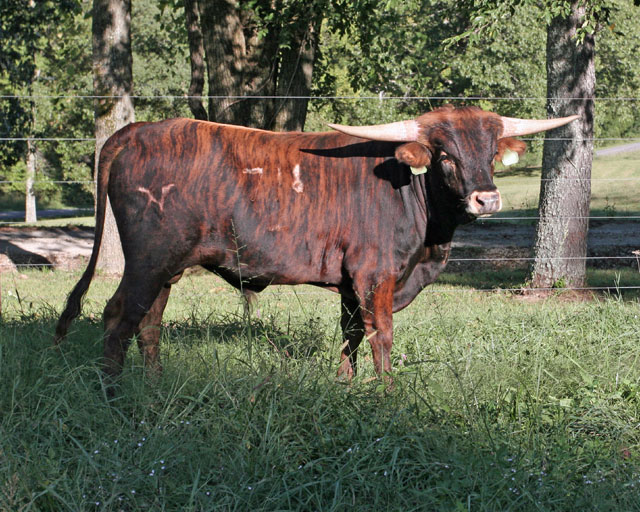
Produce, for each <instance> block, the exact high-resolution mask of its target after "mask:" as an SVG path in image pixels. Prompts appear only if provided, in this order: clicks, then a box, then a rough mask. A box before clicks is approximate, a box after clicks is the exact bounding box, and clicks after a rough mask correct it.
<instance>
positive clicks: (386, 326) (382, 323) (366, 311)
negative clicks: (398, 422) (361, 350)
mask: <svg viewBox="0 0 640 512" xmlns="http://www.w3.org/2000/svg"><path fill="white" fill-rule="evenodd" d="M395 282H396V280H395V278H393V277H388V278H385V279H383V280H377V281H375V282H374V283H371V281H370V280H369V284H368V285H366V286H362V285H361V286H358V287H357V288H356V289H355V292H356V295H357V297H358V300H359V301H360V314H361V316H362V323H363V325H364V335H365V338H366V339H367V341H369V344H370V345H371V351H372V353H373V364H374V367H375V370H376V373H377V374H378V375H381V376H384V377H385V379H386V380H387V381H388V382H389V383H391V377H390V372H391V346H392V345H393V291H394V288H395ZM354 285H356V283H355V282H354ZM354 288H355V286H354Z"/></svg>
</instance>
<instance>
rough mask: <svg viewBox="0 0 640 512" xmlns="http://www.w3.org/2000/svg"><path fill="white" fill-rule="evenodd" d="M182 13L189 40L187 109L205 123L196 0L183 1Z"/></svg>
mask: <svg viewBox="0 0 640 512" xmlns="http://www.w3.org/2000/svg"><path fill="white" fill-rule="evenodd" d="M184 12H185V18H186V23H187V38H188V39H189V57H190V59H189V60H190V61H191V84H190V85H189V99H188V103H189V108H190V109H191V112H192V114H193V117H195V118H196V119H200V120H203V121H206V120H207V119H208V118H209V117H208V115H207V110H206V109H205V108H204V105H203V104H202V91H203V90H204V80H205V66H204V45H203V43H202V31H201V30H200V15H199V14H198V0H184Z"/></svg>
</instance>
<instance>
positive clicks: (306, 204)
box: [56, 107, 575, 377]
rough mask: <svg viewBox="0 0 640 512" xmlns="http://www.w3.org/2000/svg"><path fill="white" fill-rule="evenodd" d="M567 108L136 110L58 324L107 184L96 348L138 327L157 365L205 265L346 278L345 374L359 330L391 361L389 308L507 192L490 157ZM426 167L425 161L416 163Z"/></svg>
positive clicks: (124, 342) (253, 287) (116, 357)
mask: <svg viewBox="0 0 640 512" xmlns="http://www.w3.org/2000/svg"><path fill="white" fill-rule="evenodd" d="M573 119H575V116H573V117H569V118H563V119H552V120H543V121H532V120H518V119H511V118H504V117H500V116H498V115H496V114H494V113H491V112H484V111H482V110H480V109H478V108H473V107H467V108H459V109H454V108H452V107H446V108H441V109H438V110H435V111H433V112H429V113H427V114H424V115H423V116H421V117H419V118H418V119H416V120H414V121H406V122H400V123H391V124H389V125H381V126H370V127H359V128H357V127H356V128H354V127H344V126H333V128H335V129H336V130H339V131H341V132H344V133H338V132H335V131H334V132H330V133H272V132H267V131H261V130H255V129H249V128H242V127H237V126H229V125H221V124H215V123H209V122H203V121H194V120H189V119H174V120H169V121H162V122H158V123H136V124H132V125H129V126H127V127H125V128H123V129H122V130H120V131H118V132H117V133H116V134H115V135H113V136H112V137H111V138H110V139H109V140H108V141H107V142H106V144H105V145H104V148H103V149H102V153H101V155H100V164H99V171H98V193H97V210H96V231H95V242H94V246H93V252H92V255H91V260H90V262H89V265H88V267H87V269H86V271H85V272H84V274H83V276H82V278H81V279H80V281H79V282H78V284H77V285H76V286H75V288H74V289H73V291H72V292H71V294H70V296H69V299H68V301H67V306H66V308H65V310H64V312H63V313H62V316H61V317H60V320H59V322H58V325H57V328H56V339H57V341H59V340H61V339H62V338H63V337H64V336H65V334H66V333H67V330H68V327H69V324H70V323H71V321H72V320H73V318H75V317H76V316H77V315H78V314H79V312H80V303H81V299H82V297H83V296H84V294H85V293H86V291H87V288H88V287H89V284H90V282H91V279H92V277H93V273H94V270H95V266H96V261H97V257H98V251H99V249H100V242H101V238H102V230H103V223H104V216H105V205H106V201H107V194H108V196H109V199H110V200H111V204H112V206H113V211H114V215H115V218H116V221H117V224H118V230H119V232H120V238H121V241H122V248H123V251H124V257H125V261H126V263H125V270H124V275H123V277H122V281H121V282H120V286H119V287H118V289H117V291H116V293H115V294H114V296H113V297H112V298H111V299H110V300H109V302H108V304H107V306H106V308H105V310H104V324H105V331H106V332H105V339H104V364H105V371H106V372H107V374H108V375H110V376H114V375H117V374H118V373H119V372H120V371H121V368H122V365H123V362H124V357H125V354H126V350H127V348H128V345H129V343H130V340H131V338H132V337H133V336H134V335H137V339H138V344H139V348H140V350H141V351H142V354H143V356H144V360H145V363H146V364H148V365H151V367H153V368H156V369H159V368H160V365H159V361H158V341H159V329H158V328H149V327H155V326H160V324H161V319H162V314H163V311H164V308H165V306H166V303H167V299H168V297H169V292H170V288H171V284H173V283H174V282H176V281H177V280H178V279H179V278H180V276H181V274H182V272H183V271H184V270H185V269H186V268H188V267H191V266H194V265H201V266H203V267H204V268H206V269H208V270H211V271H212V272H215V273H216V274H218V275H220V276H221V277H222V278H224V279H225V280H226V281H227V282H229V283H230V284H231V285H233V286H234V287H236V288H238V289H242V290H243V291H245V292H259V291H261V290H263V289H264V288H265V287H267V286H268V285H272V284H273V285H276V284H303V283H309V284H314V285H317V286H320V287H323V288H327V289H329V290H333V291H336V292H338V293H340V296H341V306H342V308H341V309H342V317H341V326H342V330H343V333H344V339H345V344H344V346H343V347H344V348H343V350H342V364H341V365H340V368H339V373H340V374H342V375H345V376H348V377H350V376H352V375H353V373H354V372H355V369H356V349H357V348H358V345H359V344H360V342H361V340H362V338H363V336H365V335H366V338H367V340H368V341H369V343H370V344H371V348H372V351H373V361H374V364H375V369H376V372H378V374H381V373H383V372H387V371H389V370H391V359H390V353H391V344H392V339H393V328H392V325H393V321H392V316H393V313H394V312H396V311H399V310H401V309H402V308H404V307H406V306H407V305H409V304H410V303H411V301H412V300H413V299H414V298H415V297H416V295H417V294H418V293H419V292H420V291H421V290H422V289H423V288H424V287H425V286H427V285H428V284H430V283H432V282H433V281H434V280H435V279H436V277H437V276H438V274H439V273H440V272H441V271H442V269H443V268H444V267H445V265H446V262H447V258H448V256H449V251H450V243H451V239H452V237H453V233H454V230H455V229H456V226H458V225H459V224H461V223H465V222H469V221H471V220H473V219H475V218H476V217H479V216H485V215H491V214H493V213H495V212H497V211H498V210H500V207H501V198H500V193H499V192H498V190H497V189H496V187H495V185H494V184H493V169H494V162H495V161H496V160H500V159H501V158H502V155H503V153H504V152H505V151H506V150H510V151H515V152H518V153H522V152H524V149H525V144H524V143H522V142H521V141H518V140H515V139H512V138H510V137H512V136H517V135H525V134H530V133H536V132H539V131H543V130H547V129H551V128H554V127H557V126H561V125H563V124H566V123H568V122H570V121H572V120H573ZM427 169H428V172H424V171H426V170H427Z"/></svg>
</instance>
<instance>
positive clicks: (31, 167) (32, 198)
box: [24, 140, 38, 222]
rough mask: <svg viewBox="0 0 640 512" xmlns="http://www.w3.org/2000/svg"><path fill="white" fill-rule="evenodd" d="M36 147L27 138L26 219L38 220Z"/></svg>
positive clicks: (26, 220) (29, 220) (27, 220)
mask: <svg viewBox="0 0 640 512" xmlns="http://www.w3.org/2000/svg"><path fill="white" fill-rule="evenodd" d="M35 180H36V148H35V145H34V144H33V141H32V140H27V174H26V184H25V201H24V221H25V222H37V220H38V215H37V213H36V192H35V188H34V182H35Z"/></svg>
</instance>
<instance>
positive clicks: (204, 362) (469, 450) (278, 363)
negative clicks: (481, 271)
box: [0, 272, 640, 511]
mask: <svg viewBox="0 0 640 512" xmlns="http://www.w3.org/2000/svg"><path fill="white" fill-rule="evenodd" d="M23 276H24V277H20V276H15V277H9V278H7V277H6V275H5V276H2V303H3V320H2V323H1V324H0V411H1V412H0V510H3V511H4V510H11V511H14V510H51V511H54V510H55V511H59V510H73V511H77V510H127V511H129V510H181V511H182V510H194V511H195V510H197V511H200V510H242V511H244V510H323V511H324V510H347V509H349V510H398V511H409V510H447V511H457V510H459V511H466V510H474V511H475V510H491V511H494V510H526V511H528V510H544V511H548V510H567V511H568V510H571V511H574V510H598V511H602V510H611V511H620V510H640V492H638V488H639V486H640V457H639V455H640V430H639V425H640V377H639V375H640V331H639V330H638V329H637V325H638V314H639V310H638V303H637V301H636V299H630V300H623V299H622V298H612V297H601V298H598V299H596V300H593V301H589V302H571V301H567V300H565V299H563V298H562V296H560V297H556V298H551V299H548V300H546V301H542V302H536V303H531V302H527V301H523V300H521V299H519V298H516V297H514V296H511V295H509V294H507V293H503V292H478V291H474V290H473V289H471V288H469V287H467V286H466V285H465V284H464V283H462V284H460V283H457V282H456V277H455V276H445V279H444V282H443V284H441V285H438V287H439V289H440V290H447V292H446V293H441V292H439V293H428V292H427V291H425V292H423V293H422V294H421V295H420V296H419V297H418V299H417V300H416V301H415V302H414V303H413V304H412V305H411V306H410V307H409V308H407V309H406V310H404V311H402V312H401V313H399V314H397V315H395V318H394V320H395V344H394V350H393V363H394V367H395V374H396V376H395V382H396V386H395V389H393V390H392V391H390V392H385V391H384V389H383V386H382V385H381V383H380V382H379V381H378V380H375V379H373V377H374V375H373V372H372V363H371V361H370V360H369V355H370V350H369V348H368V347H367V346H364V347H363V349H364V350H363V351H362V355H363V356H366V357H365V358H364V360H363V361H362V365H361V371H360V374H359V375H358V377H357V378H356V379H355V380H354V382H353V383H352V384H351V385H346V384H344V383H340V382H337V381H336V380H335V371H336V367H337V363H338V359H339V358H338V353H339V346H340V338H339V326H338V316H337V313H338V310H339V303H338V300H337V296H335V295H332V294H329V293H325V292H322V291H319V290H317V289H314V288H311V287H298V288H286V287H283V288H274V289H273V290H267V291H266V292H264V293H263V294H261V299H260V302H259V305H258V307H257V309H256V310H255V311H254V313H253V316H252V318H251V319H246V318H243V316H242V306H241V303H240V301H239V299H238V297H237V295H236V294H234V293H233V292H232V291H231V290H230V289H229V288H228V287H227V286H225V285H223V284H221V282H220V281H219V280H217V279H215V278H213V277H211V276H208V275H200V274H193V275H190V276H187V277H186V278H185V279H183V280H182V281H181V282H180V283H178V285H177V286H176V287H175V291H174V292H173V295H172V298H171V300H170V305H169V308H168V311H167V314H166V317H165V321H166V325H165V329H164V334H163V340H162V351H163V352H162V357H163V364H164V367H165V372H164V374H163V375H162V376H161V377H160V378H158V379H154V378H152V377H150V376H145V375H144V370H143V368H142V367H141V361H140V357H139V356H138V354H137V353H136V352H135V351H134V350H131V351H130V354H129V357H128V359H127V365H126V368H125V371H124V376H123V379H122V382H121V385H120V390H119V393H118V395H117V396H116V398H114V399H108V398H107V397H106V395H105V393H104V390H103V388H102V385H101V381H100V372H99V356H100V351H101V346H100V337H101V326H100V321H99V320H100V312H101V309H102V307H103V305H104V300H105V298H106V297H108V296H109V294H110V293H112V291H113V289H114V288H115V285H116V284H117V283H116V282H115V281H113V280H111V279H107V278H98V279H96V281H95V283H94V285H93V287H92V289H91V290H90V295H89V298H88V300H87V303H86V308H85V312H86V315H85V316H83V317H82V318H81V319H80V320H79V321H78V322H76V323H75V324H74V327H73V332H72V333H71V335H70V337H69V339H68V340H67V341H66V342H65V344H64V345H63V346H62V349H61V350H60V351H56V350H53V349H52V348H51V345H50V340H51V332H52V329H53V324H54V321H55V311H54V310H59V309H60V308H61V305H62V299H63V297H64V295H65V293H66V292H67V291H68V290H69V288H70V287H71V286H72V284H73V281H74V280H75V279H76V278H77V277H78V275H77V274H74V275H69V274H66V273H62V272H56V273H50V272H44V273H42V272H27V273H24V274H23ZM513 279H514V280H515V279H517V277H513ZM485 284H489V285H490V284H491V281H490V280H489V281H487V283H485ZM43 297H47V298H46V300H43V299H42V298H43Z"/></svg>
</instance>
